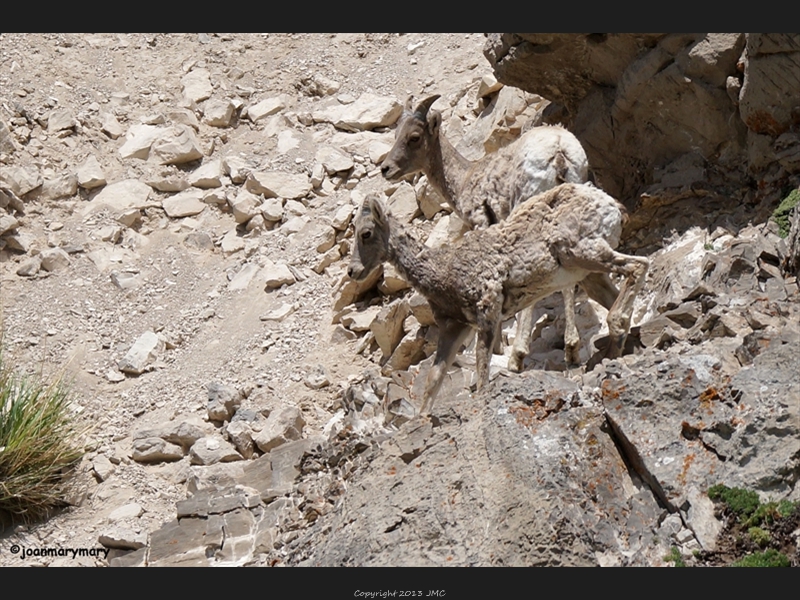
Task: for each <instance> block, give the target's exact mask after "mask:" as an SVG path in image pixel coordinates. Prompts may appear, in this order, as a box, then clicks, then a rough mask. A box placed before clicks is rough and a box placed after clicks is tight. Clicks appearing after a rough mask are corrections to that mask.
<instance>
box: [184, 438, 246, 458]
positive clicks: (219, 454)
mask: <svg viewBox="0 0 800 600" xmlns="http://www.w3.org/2000/svg"><path fill="white" fill-rule="evenodd" d="M189 459H190V461H191V463H192V464H193V465H213V464H216V463H219V462H223V463H225V462H233V461H237V460H242V456H241V455H240V454H239V453H238V452H237V451H236V448H234V447H233V444H231V443H230V442H228V441H226V440H224V439H222V437H220V436H219V435H208V436H205V437H202V438H200V439H199V440H197V441H196V442H195V443H194V444H193V445H192V447H191V449H190V450H189Z"/></svg>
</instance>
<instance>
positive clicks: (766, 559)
mask: <svg viewBox="0 0 800 600" xmlns="http://www.w3.org/2000/svg"><path fill="white" fill-rule="evenodd" d="M731 566H732V567H788V566H789V559H788V558H787V557H786V555H785V554H783V553H781V552H778V551H777V550H774V549H772V548H770V549H769V550H765V551H764V552H755V553H753V554H748V555H747V556H745V557H744V558H742V559H741V560H737V561H736V562H735V563H733V564H732V565H731Z"/></svg>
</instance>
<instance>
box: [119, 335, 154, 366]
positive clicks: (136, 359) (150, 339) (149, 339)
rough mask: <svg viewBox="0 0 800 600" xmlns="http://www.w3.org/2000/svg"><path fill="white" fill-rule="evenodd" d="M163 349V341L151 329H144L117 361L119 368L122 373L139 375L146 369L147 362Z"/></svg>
mask: <svg viewBox="0 0 800 600" xmlns="http://www.w3.org/2000/svg"><path fill="white" fill-rule="evenodd" d="M163 349H164V342H163V341H162V340H161V339H160V338H159V337H158V336H157V335H156V334H155V333H153V332H152V331H145V332H144V333H143V334H142V335H140V336H139V338H138V339H137V340H136V342H134V344H133V346H131V348H130V350H128V353H127V354H126V355H125V356H124V357H123V358H122V360H120V361H119V365H118V366H119V370H120V371H122V372H123V373H131V374H133V375H141V374H142V373H144V371H145V369H147V365H148V363H150V362H151V361H152V360H154V359H155V356H156V354H157V353H158V352H160V351H162V350H163Z"/></svg>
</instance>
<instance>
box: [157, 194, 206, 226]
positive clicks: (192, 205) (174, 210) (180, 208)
mask: <svg viewBox="0 0 800 600" xmlns="http://www.w3.org/2000/svg"><path fill="white" fill-rule="evenodd" d="M161 206H162V207H163V208H164V212H165V213H167V216H168V217H171V218H173V219H176V218H181V217H191V216H193V215H197V214H200V213H201V212H203V211H204V210H205V208H206V203H205V202H203V192H201V191H200V190H186V191H183V192H181V193H179V194H175V195H174V196H171V197H169V198H165V199H164V200H163V201H162V202H161Z"/></svg>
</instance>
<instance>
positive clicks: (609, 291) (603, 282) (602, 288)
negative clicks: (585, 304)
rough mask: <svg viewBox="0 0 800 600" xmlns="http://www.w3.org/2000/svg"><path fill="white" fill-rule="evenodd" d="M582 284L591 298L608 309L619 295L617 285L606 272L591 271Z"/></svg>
mask: <svg viewBox="0 0 800 600" xmlns="http://www.w3.org/2000/svg"><path fill="white" fill-rule="evenodd" d="M580 286H581V287H582V288H583V290H584V291H585V292H586V295H587V296H589V298H591V299H592V300H594V301H595V302H597V303H598V304H599V305H600V306H602V307H603V308H605V309H606V310H610V309H611V307H612V306H613V305H614V302H616V301H617V298H618V297H619V290H618V289H617V286H615V285H614V283H613V282H612V281H611V279H610V278H609V277H608V274H606V273H589V274H588V275H587V276H586V278H585V279H584V280H583V281H581V282H580Z"/></svg>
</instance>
